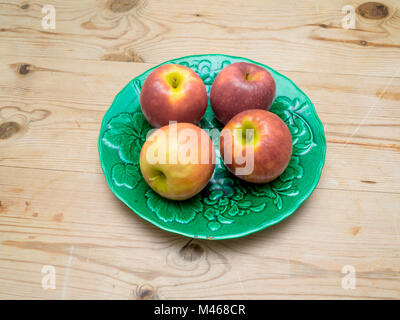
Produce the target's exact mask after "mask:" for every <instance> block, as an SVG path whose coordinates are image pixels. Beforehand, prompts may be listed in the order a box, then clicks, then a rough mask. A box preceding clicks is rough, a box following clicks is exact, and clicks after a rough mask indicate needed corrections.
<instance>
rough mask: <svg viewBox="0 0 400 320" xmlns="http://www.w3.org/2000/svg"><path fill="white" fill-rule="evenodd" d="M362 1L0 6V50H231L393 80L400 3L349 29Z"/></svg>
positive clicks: (172, 54)
mask: <svg viewBox="0 0 400 320" xmlns="http://www.w3.org/2000/svg"><path fill="white" fill-rule="evenodd" d="M365 2H366V1H362V0H348V1H347V0H346V1H342V0H336V1H321V0H320V1H314V0H306V1H302V2H301V4H296V5H294V2H293V1H292V0H282V1H277V2H276V1H268V2H265V1H258V0H238V1H230V0H222V1H218V2H216V3H214V2H212V3H211V2H210V1H196V3H193V2H192V1H172V2H171V1H162V0H155V1H154V0H152V1H149V0H123V1H121V0H103V1H96V0H89V1H80V0H72V1H47V0H46V1H43V0H40V1H35V2H34V3H30V4H29V5H28V6H26V4H27V2H26V1H15V2H13V3H1V4H0V17H1V21H2V25H3V27H2V28H1V29H0V54H9V53H10V52H12V53H13V55H15V56H25V55H26V53H27V52H29V55H30V56H33V57H53V58H57V57H64V58H72V59H90V60H96V61H98V60H113V61H115V60H116V61H131V62H147V63H160V62H162V61H164V60H168V59H172V58H176V57H180V56H183V55H189V54H204V53H225V54H233V55H239V56H246V57H248V58H252V59H255V60H258V61H261V62H264V63H266V64H268V65H270V66H272V67H274V68H276V69H281V70H285V71H287V70H289V71H308V72H310V71H311V72H314V73H315V72H317V73H325V72H331V73H343V74H361V75H372V76H375V75H380V76H393V75H395V74H396V70H397V69H400V59H399V54H398V52H399V48H400V32H399V23H400V22H399V21H400V10H399V9H400V5H399V2H398V1H397V0H382V1H380V3H381V4H382V5H383V6H384V8H385V9H386V11H387V12H386V11H385V12H386V13H387V14H385V15H383V14H381V15H378V16H373V15H374V10H378V9H376V8H374V7H371V6H369V7H368V6H367V7H365V6H364V7H363V10H361V11H360V10H358V11H357V12H358V13H357V15H356V29H355V30H347V29H343V28H342V19H343V17H344V16H345V14H343V13H342V8H343V6H345V5H353V6H354V8H355V9H357V8H359V7H360V6H361V5H362V4H363V3H365ZM28 3H29V2H28ZM51 3H52V4H53V5H54V6H55V8H56V12H57V15H56V17H57V24H56V29H55V30H43V29H42V27H41V20H42V18H43V17H44V14H42V12H41V8H42V6H43V5H45V4H51ZM361 14H363V15H361ZM315 57H318V59H315Z"/></svg>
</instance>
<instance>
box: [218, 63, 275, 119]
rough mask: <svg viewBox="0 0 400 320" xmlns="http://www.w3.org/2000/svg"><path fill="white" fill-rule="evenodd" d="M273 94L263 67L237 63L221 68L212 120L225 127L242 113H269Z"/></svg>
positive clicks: (270, 78)
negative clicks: (245, 111) (255, 110)
mask: <svg viewBox="0 0 400 320" xmlns="http://www.w3.org/2000/svg"><path fill="white" fill-rule="evenodd" d="M275 92H276V86H275V81H274V78H273V77H272V76H271V74H270V73H269V72H268V71H267V70H266V69H265V68H263V67H260V66H258V65H255V64H252V63H247V62H236V63H233V64H231V65H229V66H227V67H226V68H224V69H223V70H222V71H221V72H220V73H219V74H218V76H217V77H216V78H215V80H214V82H213V84H212V86H211V91H210V103H211V107H212V109H213V111H214V114H215V117H216V118H217V119H218V120H219V121H220V122H221V123H223V124H226V123H227V122H228V121H229V120H230V119H232V118H233V117H234V116H235V115H236V114H238V113H239V112H242V111H244V110H248V109H264V110H269V108H270V107H271V105H272V102H273V100H274V98H275Z"/></svg>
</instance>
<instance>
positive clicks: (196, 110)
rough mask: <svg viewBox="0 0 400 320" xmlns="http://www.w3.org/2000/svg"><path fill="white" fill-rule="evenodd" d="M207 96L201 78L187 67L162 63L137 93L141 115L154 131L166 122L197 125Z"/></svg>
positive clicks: (203, 111) (202, 113)
mask: <svg viewBox="0 0 400 320" xmlns="http://www.w3.org/2000/svg"><path fill="white" fill-rule="evenodd" d="M207 103H208V96H207V90H206V87H205V85H204V83H203V81H202V80H201V78H200V77H199V76H198V75H197V74H196V73H195V72H194V71H193V70H192V69H190V68H187V67H185V66H181V65H177V64H165V65H162V66H160V67H158V68H157V69H155V70H154V71H153V72H151V73H150V74H149V76H148V77H147V78H146V80H145V81H144V83H143V86H142V90H141V93H140V104H141V107H142V112H143V114H144V116H145V117H146V119H147V121H148V122H149V123H150V124H151V125H152V126H153V127H156V128H159V127H162V126H164V125H167V124H168V123H169V121H177V122H190V123H198V122H199V121H200V119H201V118H202V117H203V115H204V113H205V112H206V109H207Z"/></svg>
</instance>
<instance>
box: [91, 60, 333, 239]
mask: <svg viewBox="0 0 400 320" xmlns="http://www.w3.org/2000/svg"><path fill="white" fill-rule="evenodd" d="M238 61H246V62H251V63H255V64H258V65H260V66H263V67H264V68H266V69H267V70H268V71H269V72H270V73H271V74H272V76H273V77H274V79H275V82H276V88H277V91H276V97H275V101H274V103H273V105H272V107H271V111H272V112H274V113H275V114H277V115H278V116H279V117H280V118H281V119H282V120H283V121H285V123H286V124H287V125H288V127H289V129H290V132H291V134H292V138H293V155H292V158H291V161H290V163H289V166H288V168H287V169H286V170H285V172H284V173H283V174H282V175H281V176H280V177H279V178H278V179H276V180H274V181H273V182H271V183H268V184H264V185H255V184H249V183H246V182H243V181H241V180H239V179H237V178H235V176H234V175H232V174H231V173H230V172H228V170H227V169H226V168H225V167H224V165H223V163H222V160H221V158H220V156H219V151H218V150H219V143H218V141H214V144H215V146H216V151H217V164H216V166H215V172H214V175H213V177H212V179H211V180H210V182H209V184H208V185H207V187H206V188H205V189H204V190H203V191H202V192H201V193H200V194H199V195H197V196H195V197H193V198H191V199H189V200H186V201H172V200H167V199H164V198H162V197H160V196H158V195H157V194H156V193H155V192H153V191H152V190H151V189H150V188H149V187H148V185H147V184H146V182H145V180H144V179H143V177H142V175H141V172H140V169H139V154H140V150H141V147H142V145H143V143H144V142H145V139H146V134H147V132H148V130H149V129H151V126H150V125H149V124H148V122H147V121H146V119H145V118H144V116H143V114H142V112H141V109H140V103H139V101H140V99H139V98H140V90H141V87H142V84H143V82H144V80H145V79H146V77H147V76H148V75H149V74H150V72H151V71H153V70H154V69H155V68H156V67H155V68H152V69H150V70H148V71H146V72H145V73H143V74H142V75H140V76H138V77H136V78H135V79H133V80H132V81H130V82H129V83H128V84H127V85H126V86H125V88H123V89H122V90H121V92H120V93H119V94H118V95H117V96H116V98H115V100H114V102H113V104H112V105H111V107H110V108H109V109H108V111H107V113H106V114H105V116H104V118H103V122H102V125H101V130H100V137H99V142H98V147H99V153H100V163H101V166H102V168H103V172H104V175H105V177H106V180H107V183H108V185H109V186H110V188H111V190H112V191H113V192H114V194H115V195H116V196H117V197H118V198H119V199H120V200H121V201H122V202H124V203H125V204H126V205H127V206H128V207H129V208H131V209H132V210H133V211H134V212H135V213H136V214H138V215H139V216H140V217H142V218H143V219H145V220H147V221H149V222H151V223H153V224H154V225H156V226H158V227H160V228H162V229H164V230H167V231H170V232H175V233H179V234H182V235H185V236H188V237H194V238H201V239H229V238H237V237H241V236H245V235H248V234H250V233H253V232H256V231H259V230H262V229H264V228H267V227H269V226H272V225H274V224H275V223H277V222H279V221H282V220H283V219H285V218H286V217H288V216H289V215H291V214H292V213H293V212H295V211H296V209H297V208H298V207H299V206H300V205H301V204H302V203H303V202H304V201H305V200H306V199H307V198H308V197H309V196H310V194H311V192H312V191H313V190H314V188H315V187H316V185H317V183H318V180H319V178H320V175H321V170H322V167H323V165H324V161H325V151H326V141H325V135H324V130H323V127H322V124H321V121H320V120H319V118H318V116H317V114H316V112H315V109H314V106H313V104H312V103H311V101H310V99H309V98H308V97H307V96H306V95H305V94H304V93H303V92H302V91H301V90H300V89H299V88H298V87H297V86H296V85H295V84H294V83H293V82H292V81H290V80H289V79H288V78H286V77H285V76H283V75H281V74H280V73H278V72H276V71H275V70H273V69H271V68H270V67H268V66H266V65H263V64H261V63H258V62H255V61H251V60H249V59H245V58H240V57H232V56H226V55H219V54H213V55H198V56H188V57H182V58H178V59H174V60H170V61H167V62H164V63H162V64H166V63H176V64H181V65H185V66H187V67H190V68H192V69H193V70H194V71H195V72H196V73H197V74H198V75H199V76H200V77H201V79H202V80H203V81H204V83H205V85H206V88H207V91H208V92H209V90H210V87H211V84H212V83H213V81H214V79H215V77H216V76H217V74H218V73H219V72H220V71H221V70H222V69H223V68H224V67H226V66H227V65H229V64H231V63H234V62H238ZM200 126H201V127H202V128H218V129H220V130H221V129H222V125H221V124H220V123H219V122H218V121H217V120H216V119H215V118H214V115H213V112H212V109H211V107H210V106H208V108H207V111H206V114H205V115H204V117H203V119H202V121H201V123H200Z"/></svg>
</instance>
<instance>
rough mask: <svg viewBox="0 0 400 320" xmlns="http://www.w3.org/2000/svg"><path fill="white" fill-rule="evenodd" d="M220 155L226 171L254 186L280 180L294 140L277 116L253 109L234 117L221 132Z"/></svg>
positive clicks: (287, 162)
mask: <svg viewBox="0 0 400 320" xmlns="http://www.w3.org/2000/svg"><path fill="white" fill-rule="evenodd" d="M220 153H221V156H222V158H223V160H224V163H225V165H226V167H227V168H228V169H229V170H230V171H231V172H232V173H234V174H235V175H236V176H237V177H239V178H241V179H243V180H245V181H248V182H252V183H266V182H270V181H272V180H274V179H276V178H277V177H279V176H280V175H281V174H282V173H283V171H285V169H286V167H287V166H288V164H289V161H290V157H291V155H292V137H291V134H290V131H289V128H288V127H287V126H286V124H285V123H284V122H283V121H282V120H281V119H280V118H279V117H278V116H277V115H275V114H274V113H272V112H269V111H266V110H260V109H251V110H246V111H243V112H241V113H239V114H237V115H236V116H234V117H233V118H232V119H231V120H230V121H229V122H228V123H227V125H226V126H225V127H224V128H223V130H222V131H221V136H220Z"/></svg>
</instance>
